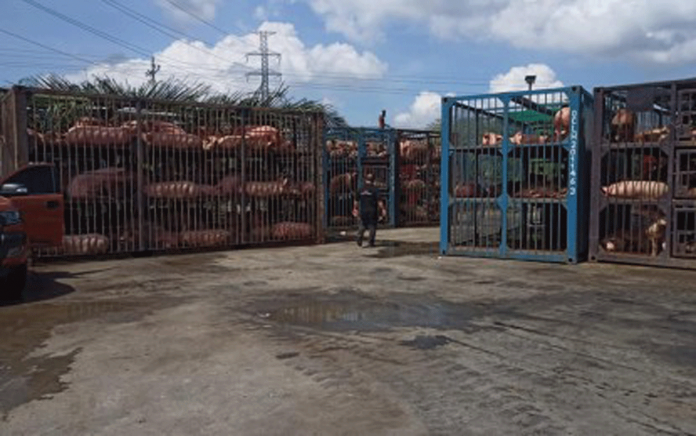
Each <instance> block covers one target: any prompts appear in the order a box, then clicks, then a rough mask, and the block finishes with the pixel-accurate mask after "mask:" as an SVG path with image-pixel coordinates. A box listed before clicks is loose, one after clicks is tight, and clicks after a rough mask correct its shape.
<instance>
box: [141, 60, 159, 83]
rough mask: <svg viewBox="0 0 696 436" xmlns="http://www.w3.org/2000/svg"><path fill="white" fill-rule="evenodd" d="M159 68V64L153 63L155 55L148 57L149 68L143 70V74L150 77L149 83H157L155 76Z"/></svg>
mask: <svg viewBox="0 0 696 436" xmlns="http://www.w3.org/2000/svg"><path fill="white" fill-rule="evenodd" d="M159 70H160V65H158V64H156V63H155V57H154V56H153V57H152V59H150V69H149V70H147V71H146V72H145V75H146V76H148V77H149V78H150V83H152V84H153V85H154V84H155V83H157V80H156V79H155V76H156V75H157V73H159Z"/></svg>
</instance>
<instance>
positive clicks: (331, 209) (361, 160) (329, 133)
mask: <svg viewBox="0 0 696 436" xmlns="http://www.w3.org/2000/svg"><path fill="white" fill-rule="evenodd" d="M396 138H397V132H396V130H394V129H391V128H386V129H379V128H369V127H340V128H330V129H326V131H325V132H324V158H323V164H324V177H323V179H324V199H325V204H324V209H325V213H324V226H325V228H326V229H328V230H329V231H333V230H344V229H346V228H352V227H355V225H356V224H357V222H352V223H351V222H349V221H344V220H343V219H347V218H348V216H347V214H349V213H350V210H349V209H348V208H347V207H346V205H347V204H351V203H352V200H353V194H354V191H355V189H357V187H359V186H362V184H363V179H364V175H365V172H366V171H372V172H377V173H378V174H375V176H376V179H377V182H378V183H382V186H379V188H380V194H381V195H382V198H385V197H386V199H387V201H386V209H387V222H386V223H381V225H382V226H386V227H396V223H397V219H398V218H397V217H398V209H397V204H398V193H397V184H396V178H397V174H396V171H397V150H396ZM336 143H342V144H343V147H346V148H344V149H343V150H341V149H340V148H339V149H336V148H334V149H330V148H331V146H332V145H335V144H336ZM351 145H354V146H355V150H352V149H348V148H347V147H350V146H351ZM374 145H379V146H380V149H379V150H375V147H373V146H374ZM382 147H383V149H382ZM351 172H354V173H355V175H356V176H357V179H351V178H350V177H348V178H347V179H349V180H351V181H350V182H348V183H347V185H348V186H345V184H343V183H342V184H341V186H340V187H338V188H337V187H336V184H334V183H333V182H334V181H335V180H336V178H337V177H338V176H345V175H346V174H350V173H351ZM380 175H382V176H383V177H380ZM341 202H342V203H341ZM350 207H351V208H352V206H350ZM339 214H342V215H339ZM337 217H339V218H341V219H342V220H340V221H336V218H337Z"/></svg>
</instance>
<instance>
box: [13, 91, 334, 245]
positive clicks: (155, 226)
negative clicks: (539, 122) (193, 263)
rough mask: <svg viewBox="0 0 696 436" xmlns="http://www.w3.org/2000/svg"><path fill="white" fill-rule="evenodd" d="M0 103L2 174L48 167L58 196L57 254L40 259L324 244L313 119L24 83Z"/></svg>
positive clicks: (317, 116) (319, 121) (317, 120)
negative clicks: (30, 165) (61, 210)
mask: <svg viewBox="0 0 696 436" xmlns="http://www.w3.org/2000/svg"><path fill="white" fill-rule="evenodd" d="M3 102H4V104H3V112H2V115H3V126H4V129H3V132H4V139H5V141H4V142H5V144H4V146H3V170H4V171H6V170H7V169H8V168H6V166H9V167H13V168H14V167H17V166H19V165H22V164H24V163H27V162H51V163H54V164H55V165H56V168H57V169H58V171H59V174H60V180H61V185H62V188H63V192H64V193H65V196H66V202H65V234H66V236H65V240H64V244H63V247H62V248H60V249H56V250H49V251H41V252H39V253H38V255H39V256H44V257H45V256H49V257H50V256H72V255H83V256H87V255H90V256H91V255H97V254H118V253H121V254H127V253H137V252H146V251H147V252H152V251H154V252H177V251H181V250H199V249H213V248H217V249H224V248H232V247H242V246H249V245H257V244H274V245H275V244H288V243H314V242H320V241H321V240H322V239H323V235H324V231H323V226H322V219H321V218H322V214H323V210H322V208H321V205H322V204H323V199H322V197H323V189H322V187H323V179H322V177H323V174H322V171H321V165H322V151H321V150H322V145H321V138H322V132H323V116H322V114H321V113H315V112H293V111H283V110H277V109H265V108H243V107H233V106H224V105H213V104H203V103H193V102H171V101H156V100H149V99H141V98H128V97H117V96H106V95H92V94H89V95H88V94H73V93H66V92H55V91H48V90H41V89H27V88H14V89H13V90H12V91H11V92H10V93H9V94H8V96H5V98H4V100H3ZM8 119H9V122H8V121H7V120H8ZM7 127H10V128H9V129H8V128H7ZM5 156H9V157H10V159H9V160H6V159H5Z"/></svg>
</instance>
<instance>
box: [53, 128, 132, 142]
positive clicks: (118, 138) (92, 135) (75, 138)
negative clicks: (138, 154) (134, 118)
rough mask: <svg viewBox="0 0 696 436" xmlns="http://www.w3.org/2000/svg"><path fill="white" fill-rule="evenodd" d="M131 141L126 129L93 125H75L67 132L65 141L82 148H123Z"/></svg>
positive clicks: (130, 134)
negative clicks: (105, 146) (106, 146)
mask: <svg viewBox="0 0 696 436" xmlns="http://www.w3.org/2000/svg"><path fill="white" fill-rule="evenodd" d="M132 140H133V135H132V133H131V132H130V131H129V130H128V129H124V128H122V127H104V126H98V125H97V126H95V125H75V126H73V127H71V128H70V130H68V133H66V135H65V141H66V142H68V143H70V144H74V145H82V146H104V145H113V146H124V145H126V144H129V143H130V142H131V141H132Z"/></svg>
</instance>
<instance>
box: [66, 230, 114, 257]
mask: <svg viewBox="0 0 696 436" xmlns="http://www.w3.org/2000/svg"><path fill="white" fill-rule="evenodd" d="M62 248H63V254H66V255H73V256H86V255H95V254H104V253H106V252H108V251H109V238H107V237H106V236H104V235H99V234H88V235H65V236H63V247H62Z"/></svg>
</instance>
